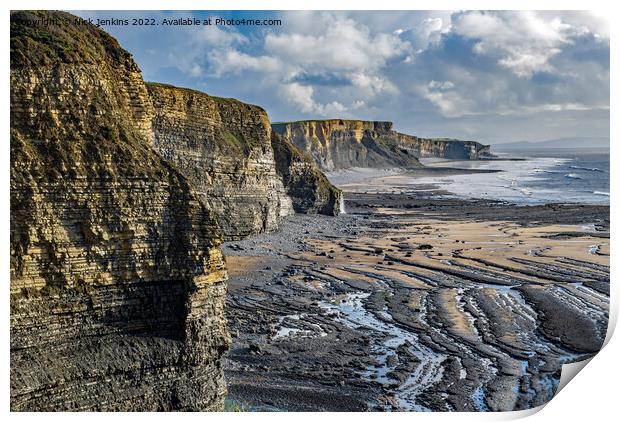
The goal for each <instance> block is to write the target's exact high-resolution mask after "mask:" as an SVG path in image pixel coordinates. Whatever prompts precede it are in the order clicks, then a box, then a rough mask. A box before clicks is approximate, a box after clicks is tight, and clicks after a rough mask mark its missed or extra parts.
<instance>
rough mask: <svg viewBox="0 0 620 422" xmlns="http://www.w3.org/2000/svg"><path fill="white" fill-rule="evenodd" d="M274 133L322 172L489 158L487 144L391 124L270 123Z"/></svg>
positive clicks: (323, 121)
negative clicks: (411, 131)
mask: <svg viewBox="0 0 620 422" xmlns="http://www.w3.org/2000/svg"><path fill="white" fill-rule="evenodd" d="M271 126H272V128H273V130H274V132H276V133H277V134H279V135H280V136H281V137H282V138H284V139H285V140H288V141H289V142H291V143H293V144H295V145H296V146H297V147H299V148H300V149H301V150H302V151H304V152H306V153H307V154H308V155H310V156H311V157H312V158H313V160H314V161H315V162H316V164H317V165H318V166H319V167H320V168H321V169H322V170H325V171H332V170H337V169H345V168H350V167H378V168H388V167H405V168H407V167H420V166H421V164H420V162H419V161H418V158H421V157H439V158H452V159H479V158H487V157H490V156H491V154H490V151H489V146H488V145H482V144H480V143H478V142H473V141H460V140H452V139H449V140H448V139H426V138H418V137H416V136H412V135H406V134H403V133H399V132H396V131H394V130H392V122H379V121H362V120H337V119H334V120H307V121H299V122H289V123H273V124H272V125H271Z"/></svg>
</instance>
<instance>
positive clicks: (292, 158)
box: [271, 132, 344, 215]
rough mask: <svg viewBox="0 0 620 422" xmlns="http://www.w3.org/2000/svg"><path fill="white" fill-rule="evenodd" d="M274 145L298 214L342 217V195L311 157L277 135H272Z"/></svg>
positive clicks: (279, 165) (285, 184) (277, 165)
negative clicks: (340, 214)
mask: <svg viewBox="0 0 620 422" xmlns="http://www.w3.org/2000/svg"><path fill="white" fill-rule="evenodd" d="M271 145H272V147H273V152H274V155H275V161H276V170H277V172H278V174H279V175H280V177H281V178H282V180H283V182H284V187H285V188H286V193H287V194H288V195H289V196H290V197H291V199H292V201H293V208H294V209H295V212H299V213H306V214H325V215H338V214H339V213H340V212H343V211H344V209H343V208H344V205H343V204H344V203H343V201H344V199H343V196H342V191H340V189H337V188H336V187H334V186H333V185H332V184H331V183H330V182H329V180H327V177H325V175H324V174H323V173H322V172H321V171H320V170H319V169H318V167H317V166H316V164H314V162H313V161H312V159H311V158H310V157H308V156H307V155H306V154H304V153H303V152H302V151H300V150H299V149H298V148H297V147H296V146H295V145H293V144H292V143H290V142H289V141H287V140H285V139H282V137H281V136H279V135H277V134H276V133H275V132H274V133H272V135H271Z"/></svg>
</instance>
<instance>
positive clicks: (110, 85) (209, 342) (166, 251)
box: [10, 12, 229, 411]
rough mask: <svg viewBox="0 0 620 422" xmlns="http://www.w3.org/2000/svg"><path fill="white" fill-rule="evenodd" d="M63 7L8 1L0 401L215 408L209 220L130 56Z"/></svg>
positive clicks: (222, 287)
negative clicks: (157, 127)
mask: <svg viewBox="0 0 620 422" xmlns="http://www.w3.org/2000/svg"><path fill="white" fill-rule="evenodd" d="M41 19H53V20H54V21H55V22H58V23H56V24H54V25H46V26H43V25H42V24H36V22H37V21H41ZM74 19H75V17H74V16H72V15H69V14H66V13H61V12H16V13H12V14H11V80H10V82H11V140H10V143H11V176H10V183H11V186H10V194H11V222H10V233H11V240H10V246H11V290H10V292H11V295H10V306H11V318H10V320H11V326H10V330H11V355H10V359H11V380H10V385H11V390H10V395H11V399H10V403H11V409H12V410H29V411H33V410H36V411H48V410H106V411H111V410H123V411H133V410H140V411H145V410H221V409H222V408H223V401H224V396H225V394H226V386H225V382H224V378H223V372H222V367H221V356H222V354H223V352H224V351H225V350H226V349H227V347H228V344H229V336H228V333H227V330H226V324H225V320H224V300H225V293H226V279H227V273H226V269H225V266H224V261H223V257H222V254H221V252H220V249H219V247H218V245H219V244H220V242H221V238H220V237H221V236H220V234H219V230H218V227H217V224H216V221H215V220H214V218H213V217H212V215H211V213H210V212H209V211H208V209H207V208H206V207H205V206H204V205H203V204H202V203H201V201H200V200H199V198H198V196H197V195H196V194H195V193H194V192H193V191H192V189H191V187H190V185H189V183H188V181H187V180H186V178H185V177H183V176H182V175H181V174H180V173H179V172H178V171H176V170H175V169H174V168H173V167H171V166H170V165H169V164H168V163H167V162H166V161H164V160H163V159H162V158H161V157H160V155H158V154H157V153H156V152H155V151H154V150H153V149H152V147H151V145H150V144H151V139H152V131H151V120H152V113H153V109H152V106H151V103H150V99H149V96H148V93H147V90H146V87H145V85H144V83H143V81H142V77H141V74H140V70H139V69H138V67H137V65H136V64H135V62H134V61H133V59H132V58H131V55H130V54H128V53H127V52H126V51H124V50H123V49H122V48H120V46H119V45H118V43H117V42H116V41H115V40H114V39H113V38H111V37H110V36H109V35H107V34H106V33H105V32H103V31H101V30H99V29H97V28H96V27H94V26H92V25H75V23H74Z"/></svg>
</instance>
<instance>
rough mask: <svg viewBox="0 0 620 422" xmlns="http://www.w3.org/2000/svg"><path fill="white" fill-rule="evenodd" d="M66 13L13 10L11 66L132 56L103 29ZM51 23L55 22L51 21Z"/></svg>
mask: <svg viewBox="0 0 620 422" xmlns="http://www.w3.org/2000/svg"><path fill="white" fill-rule="evenodd" d="M76 19H79V18H78V17H77V16H73V15H71V14H69V13H65V12H51V11H17V12H12V13H11V66H28V65H50V64H54V63H97V62H100V61H102V60H104V59H106V58H112V59H113V60H116V61H119V62H122V61H125V60H126V59H128V58H130V57H131V55H130V54H129V53H128V52H127V51H125V50H124V49H122V48H121V47H120V45H119V44H118V42H117V41H116V40H115V39H114V38H112V37H111V36H110V35H108V34H107V33H106V32H104V31H103V30H101V29H99V28H97V27H96V26H94V25H90V24H78V23H77V22H79V21H76ZM50 22H53V23H52V24H50Z"/></svg>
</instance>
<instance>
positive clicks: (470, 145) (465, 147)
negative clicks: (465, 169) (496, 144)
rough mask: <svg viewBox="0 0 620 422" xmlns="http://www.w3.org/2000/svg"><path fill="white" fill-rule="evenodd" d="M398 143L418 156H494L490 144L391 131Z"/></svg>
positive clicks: (453, 157) (463, 158)
mask: <svg viewBox="0 0 620 422" xmlns="http://www.w3.org/2000/svg"><path fill="white" fill-rule="evenodd" d="M393 135H394V136H396V138H397V139H398V143H399V144H400V145H401V146H402V147H403V148H406V149H407V150H408V151H409V152H410V153H411V154H413V155H415V156H416V157H418V158H427V157H437V158H449V159H455V160H481V159H488V158H492V157H494V155H493V154H491V146H490V145H482V144H481V143H479V142H475V141H461V140H459V139H448V138H418V137H417V136H413V135H405V134H403V133H398V132H393Z"/></svg>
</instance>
